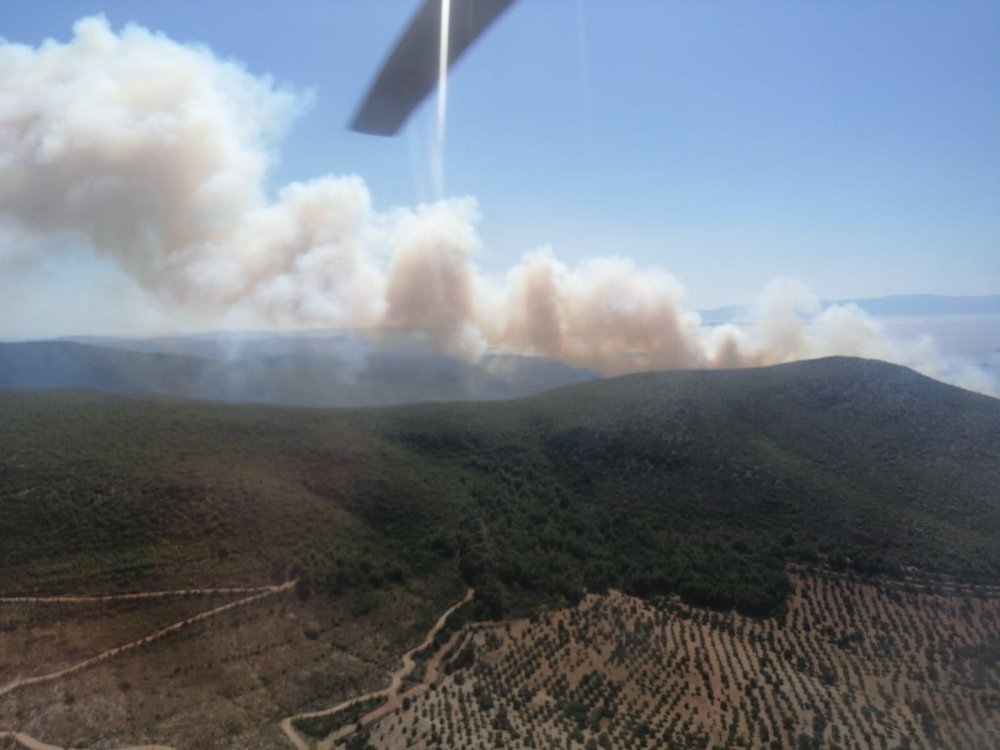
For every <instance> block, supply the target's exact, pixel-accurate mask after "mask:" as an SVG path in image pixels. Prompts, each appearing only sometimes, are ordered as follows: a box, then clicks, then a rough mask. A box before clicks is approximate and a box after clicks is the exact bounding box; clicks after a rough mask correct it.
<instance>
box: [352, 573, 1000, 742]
mask: <svg viewBox="0 0 1000 750" xmlns="http://www.w3.org/2000/svg"><path fill="white" fill-rule="evenodd" d="M938 588H939V587H937V586H934V587H926V586H924V587H918V586H917V585H916V584H915V583H911V584H908V585H907V586H905V587H901V586H899V585H897V584H895V583H894V582H888V581H881V582H860V581H853V580H850V579H848V578H845V577H842V576H837V575H832V574H830V573H829V572H826V573H817V572H807V571H800V572H798V573H796V574H794V575H793V594H792V596H791V598H790V600H789V609H788V613H787V616H786V617H784V618H783V619H764V620H760V619H754V618H749V617H745V616H742V615H739V614H736V613H721V612H715V611H711V610H706V609H699V608H693V607H690V606H687V605H685V604H682V603H681V602H679V601H677V600H673V599H666V600H658V601H655V602H644V601H643V600H640V599H637V598H634V597H629V596H626V595H624V594H621V593H619V592H611V593H610V594H609V595H607V596H596V595H590V596H588V597H586V598H585V599H584V600H583V601H582V602H581V603H580V604H579V606H577V607H576V608H573V609H564V610H560V611H556V612H552V613H548V614H545V615H543V616H541V617H540V618H536V619H534V620H528V619H522V620H515V621H513V622H509V623H504V624H497V625H493V626H478V627H476V628H475V629H472V630H470V631H469V632H467V633H466V635H465V637H464V639H463V641H462V642H461V643H460V644H459V645H457V646H456V648H455V649H454V650H453V652H452V655H451V659H450V662H446V671H449V672H450V674H448V675H447V676H446V677H444V678H443V679H441V680H440V681H438V682H437V684H435V685H434V687H433V689H431V690H430V691H428V692H426V693H424V694H422V695H419V696H416V697H415V698H414V699H413V700H412V702H410V703H409V705H407V706H405V707H404V708H401V709H400V710H399V711H395V712H393V713H392V714H390V715H388V716H386V717H385V718H383V719H382V720H381V721H379V722H378V723H376V724H373V725H372V726H371V727H369V728H368V732H367V736H366V737H365V738H363V739H361V738H359V736H357V735H356V736H354V737H353V738H350V739H349V740H345V744H346V742H348V741H350V740H353V741H354V742H355V743H356V744H355V745H350V747H365V746H372V747H375V748H449V747H463V748H494V747H504V748H553V750H555V748H596V747H602V748H608V747H613V748H719V747H740V748H900V747H902V748H907V747H909V748H928V750H932V749H937V748H970V749H972V748H976V749H979V750H989V749H990V748H995V747H996V738H997V737H998V736H1000V637H998V635H997V633H998V632H1000V597H998V596H997V592H996V591H989V590H974V591H970V590H964V591H961V592H958V591H954V590H953V591H951V592H950V593H939V592H938ZM364 742H366V743H367V745H366V744H363V743H364Z"/></svg>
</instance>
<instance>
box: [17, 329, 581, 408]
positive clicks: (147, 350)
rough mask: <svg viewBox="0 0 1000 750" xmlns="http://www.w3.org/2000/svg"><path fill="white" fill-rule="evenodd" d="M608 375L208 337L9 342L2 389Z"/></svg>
mask: <svg viewBox="0 0 1000 750" xmlns="http://www.w3.org/2000/svg"><path fill="white" fill-rule="evenodd" d="M597 377H599V375H598V373H596V372H592V371H589V370H581V369H578V368H574V367H571V366H569V365H567V364H564V363H562V362H557V361H553V360H548V359H542V358H538V357H522V356H516V355H488V356H486V357H484V358H483V359H482V360H481V361H479V362H478V363H476V364H468V363H465V362H462V361H461V360H458V359H454V358H450V357H446V356H442V355H441V354H439V353H437V352H436V351H435V350H434V349H433V347H432V346H431V345H430V343H429V342H427V341H426V340H422V339H419V338H416V337H406V336H397V337H392V338H386V339H383V340H379V341H373V340H370V339H365V338H361V337H360V336H356V335H353V334H350V333H344V332H327V333H312V334H261V333H247V334H231V333H218V334H204V335H197V336H179V337H172V338H158V339H126V338H81V339H76V340H56V341H30V342H21V343H7V344H0V388H92V389H98V390H104V391H112V392H116V393H151V394H161V395H170V396H183V397H186V398H198V399H206V400H213V401H232V402H246V403H268V404H283V405H288V406H319V407H334V406H371V405H379V404H395V403H406V402H424V401H487V400H494V399H505V398H516V397H519V396H527V395H531V394H534V393H539V392H541V391H544V390H548V389H550V388H555V387H558V386H562V385H568V384H571V383H578V382H581V381H584V380H593V379H595V378H597Z"/></svg>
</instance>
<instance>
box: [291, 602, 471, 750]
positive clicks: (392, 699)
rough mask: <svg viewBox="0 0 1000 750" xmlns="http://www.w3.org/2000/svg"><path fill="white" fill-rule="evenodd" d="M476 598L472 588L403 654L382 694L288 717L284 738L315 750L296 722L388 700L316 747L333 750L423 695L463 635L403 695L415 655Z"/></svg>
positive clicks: (456, 635) (306, 749) (430, 662)
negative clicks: (338, 743)
mask: <svg viewBox="0 0 1000 750" xmlns="http://www.w3.org/2000/svg"><path fill="white" fill-rule="evenodd" d="M475 594H476V590H475V589H473V588H470V589H469V590H468V591H466V592H465V597H463V598H462V600H461V601H458V602H456V603H455V604H453V605H451V606H450V607H449V608H448V609H446V610H445V611H444V613H442V615H441V616H440V617H439V618H438V619H437V622H435V623H434V626H433V627H432V628H431V629H430V630H428V631H427V635H426V637H425V638H424V640H423V641H421V642H420V643H419V644H418V645H416V646H414V647H413V648H411V649H410V650H409V651H407V652H406V653H405V654H403V656H402V660H401V661H402V665H401V666H400V668H399V669H397V670H396V671H395V672H393V673H392V677H391V679H390V680H389V685H388V687H384V688H382V689H380V690H373V691H372V692H370V693H365V694H364V695H358V696H356V697H354V698H350V699H349V700H346V701H343V702H342V703H338V704H337V705H336V706H331V707H330V708H324V709H321V710H319V711H309V712H306V713H301V714H296V715H295V716H289V717H288V718H286V719H283V720H282V721H281V725H280V726H281V730H282V731H283V732H284V733H285V736H286V737H288V739H289V740H290V741H291V743H292V744H293V745H295V747H296V749H297V750H312V744H311V743H310V742H309V740H307V739H306V738H305V737H303V736H302V735H301V734H300V733H299V732H298V730H297V729H295V726H294V725H293V722H294V721H295V720H296V719H314V718H319V717H321V716H330V715H331V714H335V713H337V712H338V711H344V710H346V709H348V708H351V707H352V706H354V705H357V704H358V703H362V702H364V701H368V700H371V699H373V698H383V697H384V698H385V699H386V701H385V703H383V704H382V705H380V706H378V707H377V708H374V709H372V710H371V711H369V712H368V713H367V714H365V715H364V716H362V717H361V718H360V719H358V721H357V722H354V723H351V724H346V725H345V726H343V727H341V728H340V729H338V730H337V731H335V732H333V733H332V734H330V735H329V736H327V737H326V738H325V739H324V740H322V741H321V742H319V743H318V744H317V745H316V750H330V749H331V748H332V747H333V743H335V742H336V741H337V740H339V739H341V738H343V737H346V736H347V735H348V734H350V733H351V732H353V731H355V730H356V729H357V728H358V727H362V726H366V725H367V724H370V723H371V722H373V721H377V720H378V719H380V718H382V717H383V716H385V715H386V714H388V713H390V712H392V711H395V710H396V709H397V708H399V707H400V706H401V705H402V703H403V698H406V697H410V696H413V695H419V693H420V692H424V691H426V690H427V689H428V687H429V685H430V683H431V682H432V681H433V680H434V678H435V677H436V676H437V669H438V666H439V665H440V663H441V658H442V657H443V656H444V654H445V653H447V652H448V650H449V649H450V648H451V647H452V646H453V645H454V644H455V642H456V641H457V640H458V638H459V636H460V635H461V631H459V632H458V633H454V634H453V635H452V637H451V638H450V639H448V642H447V643H446V644H445V645H444V646H442V647H441V648H440V649H439V650H438V651H437V653H435V654H434V656H432V657H431V659H430V660H428V662H427V671H426V674H425V675H424V680H423V681H422V682H421V683H420V684H419V685H416V686H414V687H412V688H411V689H410V690H408V691H407V692H406V693H404V694H403V695H400V694H399V689H400V687H401V686H402V684H403V680H405V679H406V677H407V676H408V675H409V674H410V673H411V672H412V671H413V670H414V669H415V668H416V666H417V663H416V661H415V660H414V658H413V655H414V654H415V653H417V652H418V651H422V650H423V649H425V648H427V647H428V646H430V645H431V644H432V643H433V642H434V637H435V636H436V635H437V634H438V631H440V630H441V628H443V627H444V624H445V622H446V621H447V620H448V617H450V616H451V613H452V612H454V611H455V610H456V609H458V608H459V607H461V606H463V605H465V604H468V603H469V602H470V601H472V597H473V596H475ZM418 691H419V692H418Z"/></svg>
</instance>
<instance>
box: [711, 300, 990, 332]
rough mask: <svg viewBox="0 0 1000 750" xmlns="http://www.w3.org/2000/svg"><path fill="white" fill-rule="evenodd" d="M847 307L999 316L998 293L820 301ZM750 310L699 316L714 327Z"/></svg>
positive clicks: (887, 314)
mask: <svg viewBox="0 0 1000 750" xmlns="http://www.w3.org/2000/svg"><path fill="white" fill-rule="evenodd" d="M847 304H853V305H857V306H858V307H860V308H861V309H862V310H864V311H865V312H867V313H868V314H869V315H874V316H876V317H880V318H898V317H909V316H912V317H920V316H931V315H935V316H940V315H1000V294H985V295H980V296H970V297H952V296H947V295H942V294H897V295H891V296H888V297H859V298H856V299H837V300H822V305H823V306H824V307H828V306H830V305H847ZM752 310H753V306H752V305H726V306H725V307H716V308H712V309H710V310H701V311H700V313H701V317H702V320H703V321H704V322H705V323H707V324H709V325H717V324H720V323H729V322H732V321H734V320H738V319H739V318H741V317H743V316H746V315H747V314H749V313H750V312H751V311H752Z"/></svg>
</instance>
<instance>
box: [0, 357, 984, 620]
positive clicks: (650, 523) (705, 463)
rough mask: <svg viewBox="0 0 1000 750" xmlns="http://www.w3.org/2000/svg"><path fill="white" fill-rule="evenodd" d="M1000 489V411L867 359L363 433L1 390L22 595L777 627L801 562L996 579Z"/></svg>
mask: <svg viewBox="0 0 1000 750" xmlns="http://www.w3.org/2000/svg"><path fill="white" fill-rule="evenodd" d="M997 487H1000V402H998V401H996V400H993V399H988V398H986V397H980V396H976V395H974V394H970V393H968V392H965V391H961V390H959V389H956V388H952V387H949V386H945V385H942V384H940V383H937V382H935V381H931V380H928V379H926V378H923V377H921V376H919V375H916V374H915V373H913V372H911V371H909V370H905V369H903V368H899V367H894V366H891V365H886V364H883V363H878V362H867V361H862V360H854V359H845V358H833V359H827V360H818V361H814V362H805V363H798V364H793V365H784V366H780V367H774V368H764V369H759V370H744V371H728V372H683V373H658V374H646V375H636V376H628V377H624V378H616V379H614V380H608V381H601V382H594V383H586V384H581V385H576V386H570V387H567V388H563V389H560V390H557V391H554V392H551V393H548V394H543V395H541V396H537V397H533V398H529V399H522V400H518V401H510V402H504V403H485V404H484V403H480V404H449V405H442V404H438V405H421V406H405V407H394V408H387V409H365V410H356V411H348V410H340V411H319V410H304V409H303V410H295V409H278V408H267V407H245V406H231V405H221V404H208V403H199V402H187V401H172V400H166V399H154V398H147V397H122V396H105V395H97V394H93V393H82V392H63V393H52V392H50V393H38V392H29V391H8V392H2V393H0V538H2V539H3V540H4V545H3V547H2V548H0V567H2V569H3V571H4V580H5V588H9V589H11V590H25V589H29V588H38V587H47V588H67V587H74V588H81V587H84V588H102V587H106V586H108V585H112V584H118V585H121V586H126V587H129V588H133V587H135V586H138V585H150V584H151V583H158V584H164V585H165V584H180V583H203V582H226V581H232V582H236V581H237V580H238V581H241V582H242V581H245V580H246V579H247V578H248V577H257V578H260V577H265V576H272V577H278V576H280V575H282V574H283V573H284V572H285V571H286V570H287V569H289V568H290V567H292V566H295V567H297V568H298V569H300V570H302V571H303V572H304V573H305V575H306V576H307V578H308V580H309V583H310V585H311V586H312V587H313V588H314V589H317V590H321V591H328V592H331V593H337V592H339V591H342V590H344V589H347V588H365V587H377V586H381V585H385V584H387V583H390V582H394V581H399V580H402V579H407V578H425V579H427V578H431V579H434V578H451V577H453V576H454V575H456V573H455V570H456V568H457V569H459V570H461V573H462V574H463V575H464V577H465V578H466V580H468V581H469V582H472V583H475V584H477V585H478V586H479V587H480V590H481V592H482V593H483V597H482V599H483V604H482V606H483V607H484V608H486V609H487V610H492V611H494V612H499V611H502V610H506V609H509V608H511V607H513V608H515V609H520V608H524V607H527V606H530V605H531V604H532V602H534V601H537V600H538V599H539V598H540V597H544V598H549V597H553V596H556V597H561V598H564V599H569V600H572V599H575V598H576V597H578V596H579V595H580V593H581V592H582V590H583V589H584V588H590V589H600V588H602V587H604V586H608V585H612V586H618V587H622V588H625V589H626V590H630V591H634V592H638V593H648V592H655V591H680V592H681V593H682V594H683V595H684V596H685V597H686V598H687V599H688V600H690V601H694V602H702V603H710V604H718V605H723V606H728V605H733V604H735V605H736V606H737V607H739V608H740V609H742V610H744V611H748V612H765V611H770V610H772V609H774V608H775V607H777V606H780V603H781V601H782V600H783V597H784V593H785V590H784V573H783V570H782V563H783V561H784V560H785V559H791V558H796V557H806V558H809V557H813V556H815V555H817V554H825V555H827V556H828V557H829V558H830V559H831V561H832V562H834V563H835V564H836V565H847V564H850V565H853V566H855V567H858V568H861V569H875V568H877V569H890V570H891V569H893V568H898V567H899V566H906V565H914V566H918V567H921V568H923V569H926V570H931V571H937V572H944V573H951V574H959V575H964V576H968V577H976V578H991V579H996V578H997V576H998V575H1000V544H998V543H997V541H996V540H997V538H998V532H1000V497H998V490H997V489H996V488H997ZM456 563H457V564H456Z"/></svg>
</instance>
